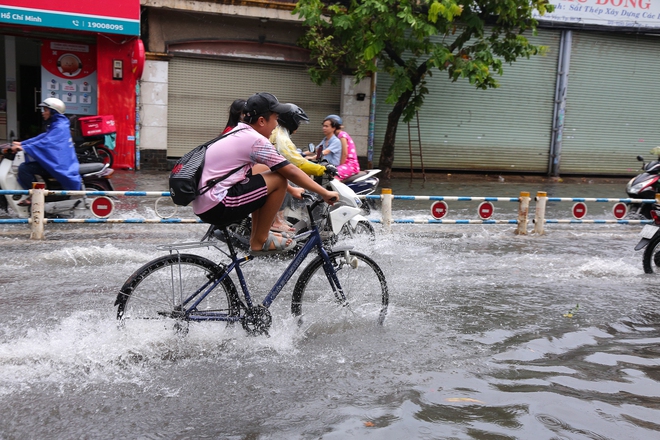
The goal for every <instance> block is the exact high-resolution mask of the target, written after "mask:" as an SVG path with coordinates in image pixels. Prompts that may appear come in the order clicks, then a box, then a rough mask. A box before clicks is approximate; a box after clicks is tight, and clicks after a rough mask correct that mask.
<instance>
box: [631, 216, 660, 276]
mask: <svg viewBox="0 0 660 440" xmlns="http://www.w3.org/2000/svg"><path fill="white" fill-rule="evenodd" d="M649 213H650V217H651V219H652V220H653V224H650V225H644V228H642V231H641V232H640V233H639V235H640V237H641V238H640V240H639V243H637V246H635V250H636V251H639V250H641V249H644V256H643V257H642V263H643V266H644V272H645V273H655V272H657V271H658V270H659V268H660V204H657V203H654V204H652V205H651V208H650V209H649Z"/></svg>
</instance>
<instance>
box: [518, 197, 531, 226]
mask: <svg viewBox="0 0 660 440" xmlns="http://www.w3.org/2000/svg"><path fill="white" fill-rule="evenodd" d="M519 200H520V202H519V203H518V227H517V228H516V234H517V235H527V216H528V214H529V200H530V197H529V192H527V191H521V193H520V199H519Z"/></svg>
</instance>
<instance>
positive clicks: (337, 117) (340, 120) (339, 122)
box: [323, 115, 344, 125]
mask: <svg viewBox="0 0 660 440" xmlns="http://www.w3.org/2000/svg"><path fill="white" fill-rule="evenodd" d="M328 119H330V120H333V121H335V122H336V123H337V124H339V125H343V124H344V121H342V119H341V118H340V117H339V116H337V115H328V116H326V117H325V118H324V119H323V120H324V121H327V120H328Z"/></svg>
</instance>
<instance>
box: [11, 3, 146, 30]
mask: <svg viewBox="0 0 660 440" xmlns="http://www.w3.org/2000/svg"><path fill="white" fill-rule="evenodd" d="M0 23H8V24H13V25H20V26H39V27H47V28H58V29H70V30H78V31H85V32H100V33H108V34H122V35H140V0H112V1H105V2H103V1H100V2H95V1H80V0H58V1H56V2H53V1H52V0H0Z"/></svg>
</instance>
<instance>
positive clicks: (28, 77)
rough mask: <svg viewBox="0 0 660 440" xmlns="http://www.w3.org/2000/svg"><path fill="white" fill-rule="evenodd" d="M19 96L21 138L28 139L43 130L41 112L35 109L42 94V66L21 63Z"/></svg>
mask: <svg viewBox="0 0 660 440" xmlns="http://www.w3.org/2000/svg"><path fill="white" fill-rule="evenodd" d="M18 72H19V78H20V84H19V92H18V93H19V96H18V109H17V110H18V115H17V116H18V126H19V132H20V133H19V136H18V137H19V139H21V140H23V139H28V138H31V137H33V136H36V135H38V134H39V133H41V132H42V131H43V127H42V123H43V120H42V119H41V113H40V112H39V111H37V110H35V107H36V105H37V104H39V99H40V96H41V93H40V90H41V66H27V65H21V66H19V68H18Z"/></svg>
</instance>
